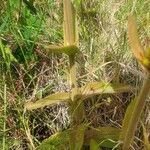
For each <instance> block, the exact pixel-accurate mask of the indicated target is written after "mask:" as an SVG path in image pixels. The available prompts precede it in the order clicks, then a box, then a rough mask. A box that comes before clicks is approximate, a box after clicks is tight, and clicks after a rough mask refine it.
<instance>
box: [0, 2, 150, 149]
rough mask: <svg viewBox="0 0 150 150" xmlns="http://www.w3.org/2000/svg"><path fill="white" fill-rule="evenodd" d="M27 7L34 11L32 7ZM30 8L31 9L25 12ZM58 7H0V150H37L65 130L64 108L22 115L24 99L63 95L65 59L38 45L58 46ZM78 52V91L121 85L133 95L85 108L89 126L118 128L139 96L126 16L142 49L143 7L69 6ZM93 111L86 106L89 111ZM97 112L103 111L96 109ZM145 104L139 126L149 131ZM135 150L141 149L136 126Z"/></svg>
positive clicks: (147, 27)
mask: <svg viewBox="0 0 150 150" xmlns="http://www.w3.org/2000/svg"><path fill="white" fill-rule="evenodd" d="M32 3H33V4H32ZM31 4H32V5H31ZM62 7H63V5H62V1H61V0H30V4H28V1H26V0H23V1H22V0H7V1H6V0H1V2H0V40H1V42H0V76H1V78H0V148H1V149H3V150H4V149H5V150H7V149H10V150H17V149H18V150H24V149H32V148H33V147H37V146H38V145H39V144H40V142H41V141H42V140H43V139H45V138H47V137H49V136H50V135H51V134H53V133H55V132H56V131H61V130H64V129H66V128H68V126H69V116H68V113H67V106H66V105H64V104H63V105H62V104H59V105H56V106H52V107H46V108H44V109H40V110H36V111H33V112H27V111H26V110H24V108H23V104H24V102H25V101H26V99H39V98H41V97H45V96H46V95H48V94H51V93H54V92H56V91H68V89H69V88H68V85H67V84H68V83H67V78H68V77H67V71H68V59H67V57H66V56H65V55H63V54H60V55H57V56H56V55H55V54H52V55H50V56H48V55H47V54H46V53H45V49H44V46H48V45H50V44H55V45H58V43H59V44H61V43H63V28H62V23H63V12H62ZM75 8H76V9H77V14H78V31H79V39H80V46H79V47H80V50H81V51H82V54H81V55H80V56H78V58H77V61H78V64H77V66H78V78H79V81H78V84H79V85H84V84H85V83H86V82H88V81H107V82H115V83H117V82H121V83H128V84H130V85H133V86H134V87H135V89H136V90H135V91H136V92H135V93H132V94H131V93H127V94H126V95H118V96H114V97H111V96H106V97H94V98H93V100H91V101H89V102H87V103H86V104H85V105H86V112H87V119H88V120H90V121H91V123H92V125H93V126H98V125H102V126H106V125H108V124H109V125H111V126H117V127H120V126H121V121H122V119H123V117H124V112H125V109H126V107H127V104H128V103H129V102H130V100H131V98H132V97H133V96H135V95H136V94H137V92H138V90H139V89H140V83H141V81H142V79H143V71H142V69H141V67H140V66H139V65H138V64H137V62H136V61H135V59H134V58H133V56H132V53H131V51H130V48H129V46H128V40H127V16H128V14H129V13H130V12H134V13H135V14H136V17H137V24H138V27H139V28H138V30H139V33H140V38H141V40H142V44H143V45H144V46H146V43H147V44H149V39H148V37H150V12H149V10H150V5H149V1H148V0H140V1H137V0H133V1H125V0H119V1H118V0H101V1H98V0H82V3H81V5H76V6H75ZM91 106H92V107H91ZM101 106H102V107H101ZM149 118H150V105H149V103H148V102H147V105H146V107H145V110H144V113H143V117H142V120H141V121H142V122H144V125H145V127H146V129H147V131H148V132H149V130H150V127H149V124H150V119H149ZM136 136H137V138H136V142H135V143H134V144H135V149H137V150H138V149H139V150H140V148H141V145H142V141H141V139H142V134H141V130H140V127H139V130H138V133H137V135H136Z"/></svg>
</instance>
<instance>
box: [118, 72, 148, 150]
mask: <svg viewBox="0 0 150 150" xmlns="http://www.w3.org/2000/svg"><path fill="white" fill-rule="evenodd" d="M149 92H150V74H148V75H147V78H146V79H145V81H144V84H143V87H142V89H141V91H140V94H139V96H138V97H137V99H136V101H135V103H133V104H134V105H133V106H132V110H131V111H132V112H131V114H130V118H129V121H128V125H127V124H126V123H127V122H126V123H125V124H123V130H124V128H126V127H125V126H127V128H126V129H125V130H124V131H123V134H124V135H123V134H122V135H121V137H120V140H121V141H123V146H122V150H128V149H129V147H130V144H131V143H132V141H133V138H134V134H135V130H136V127H137V124H138V121H139V119H140V116H141V113H142V110H143V108H144V105H145V102H146V99H147V97H148V94H149Z"/></svg>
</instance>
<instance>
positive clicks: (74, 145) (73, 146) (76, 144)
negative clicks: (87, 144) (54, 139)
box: [69, 124, 86, 150]
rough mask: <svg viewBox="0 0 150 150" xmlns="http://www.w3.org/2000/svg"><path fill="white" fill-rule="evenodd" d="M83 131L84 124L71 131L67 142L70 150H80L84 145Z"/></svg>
mask: <svg viewBox="0 0 150 150" xmlns="http://www.w3.org/2000/svg"><path fill="white" fill-rule="evenodd" d="M85 129H86V126H85V125H84V124H81V125H79V126H77V127H74V128H73V129H71V132H70V140H69V145H70V150H81V148H82V146H83V143H84V132H85Z"/></svg>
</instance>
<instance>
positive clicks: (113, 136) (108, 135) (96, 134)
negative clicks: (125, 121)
mask: <svg viewBox="0 0 150 150" xmlns="http://www.w3.org/2000/svg"><path fill="white" fill-rule="evenodd" d="M120 132H121V130H120V129H117V128H113V127H99V128H93V129H90V130H86V131H85V144H86V145H88V144H89V143H90V140H91V139H93V140H95V141H96V142H97V143H101V144H100V145H101V146H103V147H107V148H113V147H114V146H115V145H116V141H118V139H119V135H120Z"/></svg>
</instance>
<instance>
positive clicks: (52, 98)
mask: <svg viewBox="0 0 150 150" xmlns="http://www.w3.org/2000/svg"><path fill="white" fill-rule="evenodd" d="M69 99H70V96H69V93H56V94H52V95H49V96H47V97H45V98H43V99H40V100H38V101H36V102H33V101H30V102H27V103H26V104H25V108H26V109H28V110H32V109H37V108H41V107H44V106H48V105H52V104H56V103H60V102H68V101H69Z"/></svg>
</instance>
